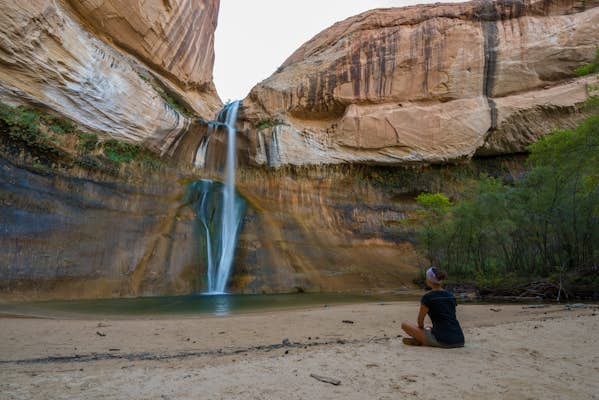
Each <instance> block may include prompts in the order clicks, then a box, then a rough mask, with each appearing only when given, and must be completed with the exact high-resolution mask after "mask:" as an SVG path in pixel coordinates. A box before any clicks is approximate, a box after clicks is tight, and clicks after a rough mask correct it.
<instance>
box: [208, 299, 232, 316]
mask: <svg viewBox="0 0 599 400" xmlns="http://www.w3.org/2000/svg"><path fill="white" fill-rule="evenodd" d="M212 298H213V299H214V308H213V309H214V312H213V314H214V315H229V314H231V305H232V304H231V299H232V298H231V296H227V295H215V296H212Z"/></svg>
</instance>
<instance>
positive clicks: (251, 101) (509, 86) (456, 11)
mask: <svg viewBox="0 0 599 400" xmlns="http://www.w3.org/2000/svg"><path fill="white" fill-rule="evenodd" d="M598 5H599V2H598V1H596V0H593V1H571V0H554V1H550V0H506V1H497V2H491V1H474V2H470V3H462V4H445V5H440V4H436V5H428V6H414V7H406V8H390V9H381V10H373V11H369V12H366V13H363V14H360V15H357V16H355V17H352V18H349V19H347V20H345V21H342V22H339V23H337V24H335V25H333V26H332V27H330V28H329V29H327V30H325V31H323V32H322V33H320V34H318V35H317V36H315V37H314V38H313V39H312V40H310V41H309V42H307V43H306V44H305V45H304V46H302V47H301V48H300V49H299V50H297V51H296V52H295V53H294V54H293V55H292V56H291V57H289V59H288V60H287V61H285V63H283V65H282V66H281V67H280V68H279V70H278V71H277V72H276V73H275V74H274V75H272V76H271V77H270V78H268V79H266V80H265V81H263V82H262V83H260V84H259V85H258V86H256V87H255V88H254V89H253V90H252V91H251V93H250V95H249V96H248V98H247V99H245V100H244V106H245V107H244V109H243V110H242V111H243V115H244V118H245V124H244V128H245V131H246V135H247V140H248V142H249V146H248V150H249V157H250V161H251V162H253V163H257V164H267V165H271V166H277V165H282V164H295V165H304V164H321V163H325V164H327V163H330V164H336V163H348V162H349V163H353V162H355V163H387V164H402V163H407V162H425V163H444V162H451V161H455V160H459V159H463V158H469V157H472V156H473V155H475V154H480V155H500V154H509V153H514V152H521V151H523V150H524V149H525V146H526V145H528V144H530V143H531V142H533V141H535V140H536V139H538V138H539V137H540V136H542V135H544V134H547V133H549V132H551V131H552V130H554V129H556V128H558V127H562V126H571V125H572V124H575V123H577V122H578V121H580V120H581V118H582V117H583V116H582V114H581V113H579V112H578V110H579V105H580V104H581V103H582V102H584V101H585V100H586V98H587V97H588V94H587V86H588V84H589V82H591V81H592V80H593V79H594V77H587V78H580V79H574V73H573V70H574V69H575V68H576V67H577V66H579V65H581V64H582V63H585V62H589V61H590V60H592V58H593V57H594V55H595V51H596V48H597V46H598V45H599V41H598V40H597V37H599V7H597V6H598Z"/></svg>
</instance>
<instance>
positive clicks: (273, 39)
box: [214, 0, 460, 102]
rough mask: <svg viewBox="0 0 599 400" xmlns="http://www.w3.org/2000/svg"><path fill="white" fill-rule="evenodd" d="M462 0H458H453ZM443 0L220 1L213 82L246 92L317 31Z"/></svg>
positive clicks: (235, 93) (233, 92)
mask: <svg viewBox="0 0 599 400" xmlns="http://www.w3.org/2000/svg"><path fill="white" fill-rule="evenodd" d="M455 1H460V0H454V2H455ZM438 2H442V1H441V0H221V1H220V12H219V17H218V27H217V29H216V37H215V45H214V51H215V55H216V58H215V62H214V83H215V85H216V89H217V91H218V94H219V96H220V98H221V100H223V101H224V102H226V101H227V100H236V99H242V98H244V97H246V95H247V94H248V93H249V91H250V89H251V88H252V87H254V86H255V85H256V84H258V83H259V82H261V81H263V80H264V79H266V78H268V77H269V76H270V75H272V74H273V73H274V72H275V71H276V69H277V68H278V67H279V66H280V65H281V64H283V62H284V61H285V60H286V59H287V57H289V56H290V55H291V54H292V53H293V52H294V51H295V50H297V49H298V48H299V47H300V46H301V45H302V44H304V43H305V42H307V41H308V40H310V39H311V38H312V37H313V36H314V35H316V34H317V33H319V32H320V31H322V30H324V29H325V28H327V27H329V26H331V25H333V24H334V23H335V22H337V21H341V20H343V19H345V18H347V17H350V16H352V15H356V14H359V13H361V12H363V11H367V10H370V9H373V8H381V7H402V6H406V5H412V4H424V3H438Z"/></svg>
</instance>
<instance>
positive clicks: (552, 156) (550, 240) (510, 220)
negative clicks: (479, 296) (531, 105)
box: [418, 115, 599, 281]
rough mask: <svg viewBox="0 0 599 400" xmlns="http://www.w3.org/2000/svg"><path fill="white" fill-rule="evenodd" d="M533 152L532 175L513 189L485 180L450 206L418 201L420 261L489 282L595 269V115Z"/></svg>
mask: <svg viewBox="0 0 599 400" xmlns="http://www.w3.org/2000/svg"><path fill="white" fill-rule="evenodd" d="M530 150H531V155H530V158H529V162H530V164H531V170H530V172H529V173H528V174H527V175H526V176H525V177H524V178H522V179H521V180H520V181H518V182H515V183H514V184H513V185H506V184H504V183H503V182H501V181H500V180H498V179H493V178H489V177H486V176H483V177H481V179H480V181H479V183H478V184H477V185H476V186H475V187H474V188H473V189H472V190H471V191H470V192H468V193H466V195H465V198H464V199H463V200H462V201H459V202H457V203H455V204H453V205H451V203H449V201H448V200H447V199H446V198H444V196H442V195H440V194H436V195H435V194H433V195H431V194H422V195H420V196H418V204H419V205H420V206H421V207H422V209H423V210H422V213H423V214H424V217H423V218H422V222H421V226H420V228H419V234H418V239H419V246H420V249H421V251H422V252H423V253H424V254H425V256H427V257H428V258H429V259H430V260H431V261H436V262H438V263H439V264H440V266H441V267H443V268H445V269H447V270H448V271H449V272H450V273H451V274H454V275H457V276H462V277H473V276H477V277H479V278H481V277H489V279H490V280H491V281H493V279H496V278H497V277H500V276H505V275H506V274H520V275H526V276H542V277H548V276H550V275H551V274H554V273H555V272H556V271H558V270H559V271H576V270H581V269H589V268H594V267H596V266H597V265H599V248H598V247H597V245H596V244H597V243H599V116H597V115H595V116H592V117H590V118H588V119H587V120H586V121H585V122H584V123H583V124H581V125H580V126H579V127H578V128H576V129H573V130H564V131H559V132H556V133H554V134H552V135H549V136H546V137H545V138H543V139H541V140H540V141H539V142H537V143H536V144H534V145H532V146H531V147H530ZM481 279H482V278H481Z"/></svg>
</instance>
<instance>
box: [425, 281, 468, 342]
mask: <svg viewBox="0 0 599 400" xmlns="http://www.w3.org/2000/svg"><path fill="white" fill-rule="evenodd" d="M420 302H421V303H422V304H424V305H425V306H426V307H427V308H428V315H429V317H430V318H431V321H432V322H433V329H431V332H432V334H433V335H435V338H436V339H437V341H439V343H441V344H446V345H454V344H460V343H464V333H463V332H462V328H461V327H460V323H459V322H458V320H457V318H456V316H455V308H456V306H457V302H456V299H455V297H453V294H451V293H450V292H448V291H447V290H431V291H430V292H428V293H427V294H425V295H424V296H422V299H421V300H420Z"/></svg>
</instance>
